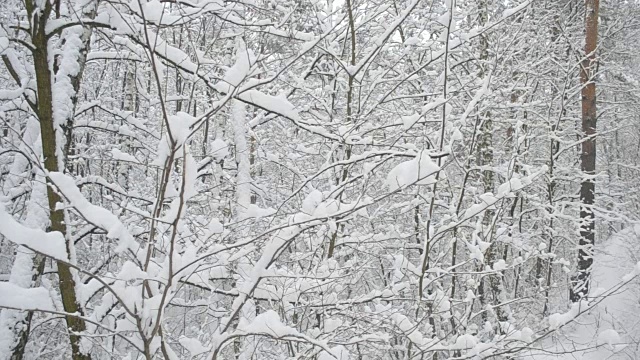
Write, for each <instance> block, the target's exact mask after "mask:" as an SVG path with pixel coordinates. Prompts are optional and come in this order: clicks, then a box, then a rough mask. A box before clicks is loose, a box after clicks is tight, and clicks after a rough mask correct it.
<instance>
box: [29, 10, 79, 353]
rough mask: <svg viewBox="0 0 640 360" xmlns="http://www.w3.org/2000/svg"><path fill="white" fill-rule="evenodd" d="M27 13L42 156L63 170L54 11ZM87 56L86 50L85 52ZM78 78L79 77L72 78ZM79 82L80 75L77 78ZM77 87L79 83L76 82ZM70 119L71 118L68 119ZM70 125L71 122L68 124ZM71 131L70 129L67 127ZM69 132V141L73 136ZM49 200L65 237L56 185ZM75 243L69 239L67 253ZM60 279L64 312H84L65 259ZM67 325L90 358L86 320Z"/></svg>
mask: <svg viewBox="0 0 640 360" xmlns="http://www.w3.org/2000/svg"><path fill="white" fill-rule="evenodd" d="M26 4H27V12H28V13H29V14H30V16H31V15H33V17H34V21H33V29H32V30H33V31H32V42H33V45H34V50H33V62H34V69H35V73H36V82H37V94H38V103H37V115H38V120H39V121H40V135H41V139H42V155H43V157H44V167H45V169H46V170H47V171H48V172H56V171H61V170H63V169H64V165H61V164H63V163H64V162H63V161H61V160H63V159H59V157H58V155H59V154H60V155H61V156H65V151H68V146H66V145H67V144H60V142H59V141H58V139H57V134H56V124H55V122H54V118H53V81H52V79H53V76H52V75H53V74H52V71H51V68H50V66H49V51H48V38H47V34H46V25H47V20H48V18H49V16H50V14H51V10H52V5H51V3H50V2H45V3H44V4H45V5H44V9H43V10H40V12H39V13H37V12H36V9H35V4H34V3H33V2H32V1H27V2H26ZM84 54H85V55H84V56H85V57H86V51H85V53H84ZM72 80H76V79H72ZM77 81H78V84H79V81H80V77H79V76H78V77H77ZM74 87H76V85H75V84H74ZM67 120H70V119H67ZM65 125H67V126H68V125H69V124H65ZM60 130H61V129H59V130H58V131H60ZM67 131H69V132H70V128H69V129H68V130H67ZM68 135H69V134H67V142H69V141H70V138H69V136H68ZM47 199H48V205H49V220H50V225H49V229H50V231H59V232H60V233H62V234H63V235H65V237H66V233H67V226H66V224H65V220H64V211H63V210H61V209H57V206H56V204H57V203H59V202H62V199H61V198H60V196H59V195H58V193H56V192H55V191H54V190H53V188H51V187H48V188H47ZM71 246H73V244H71V243H70V241H69V240H68V239H67V249H66V250H67V253H69V250H70V247H71ZM57 265H58V281H59V287H60V295H61V297H62V305H63V307H64V311H65V312H67V313H70V314H79V315H83V311H82V307H81V306H80V304H79V302H78V299H77V295H76V289H75V280H74V278H73V274H72V272H71V268H70V267H69V266H68V265H67V264H65V263H62V262H58V264H57ZM65 320H66V324H67V328H68V329H69V342H70V343H71V353H72V358H73V359H74V360H89V359H91V356H90V355H87V354H84V353H83V352H82V351H81V348H80V336H79V335H78V334H79V333H81V332H83V331H85V330H86V324H85V322H84V320H82V319H80V318H78V317H75V316H66V317H65Z"/></svg>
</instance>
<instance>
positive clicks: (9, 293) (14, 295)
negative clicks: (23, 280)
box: [0, 239, 55, 311]
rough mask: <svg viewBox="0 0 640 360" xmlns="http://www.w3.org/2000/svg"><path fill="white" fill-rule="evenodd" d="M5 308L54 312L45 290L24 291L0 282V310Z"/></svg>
mask: <svg viewBox="0 0 640 360" xmlns="http://www.w3.org/2000/svg"><path fill="white" fill-rule="evenodd" d="M41 240H42V239H41ZM7 307H9V308H16V309H22V310H45V311H54V310H55V307H54V306H53V302H52V301H51V297H50V296H49V291H47V289H45V288H43V287H37V288H30V289H25V288H23V287H20V286H18V285H14V284H12V283H9V282H0V308H7Z"/></svg>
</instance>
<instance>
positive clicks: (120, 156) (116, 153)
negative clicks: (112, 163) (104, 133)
mask: <svg viewBox="0 0 640 360" xmlns="http://www.w3.org/2000/svg"><path fill="white" fill-rule="evenodd" d="M111 157H113V160H118V161H128V162H132V163H135V164H139V163H140V162H139V161H138V159H136V158H135V157H134V156H133V155H129V154H127V153H124V152H122V151H120V150H118V149H116V148H113V149H111Z"/></svg>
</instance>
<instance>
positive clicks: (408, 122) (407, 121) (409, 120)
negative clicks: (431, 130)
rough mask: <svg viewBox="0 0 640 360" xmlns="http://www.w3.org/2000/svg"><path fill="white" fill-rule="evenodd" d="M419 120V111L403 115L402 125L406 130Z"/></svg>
mask: <svg viewBox="0 0 640 360" xmlns="http://www.w3.org/2000/svg"><path fill="white" fill-rule="evenodd" d="M418 120H420V114H417V113H416V114H413V115H409V116H403V117H402V127H403V128H404V129H405V130H409V129H411V127H412V126H413V125H415V124H416V123H417V122H418Z"/></svg>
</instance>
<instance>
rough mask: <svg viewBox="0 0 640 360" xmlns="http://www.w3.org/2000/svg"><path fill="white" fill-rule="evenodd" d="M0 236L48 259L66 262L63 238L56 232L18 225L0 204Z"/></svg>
mask: <svg viewBox="0 0 640 360" xmlns="http://www.w3.org/2000/svg"><path fill="white" fill-rule="evenodd" d="M0 234H2V235H3V236H4V237H5V238H7V239H8V240H9V241H11V242H13V243H15V244H18V245H23V246H26V247H28V248H30V249H32V250H33V251H36V252H38V253H41V254H44V255H46V256H48V257H51V258H54V259H57V260H63V261H68V257H67V251H66V245H65V239H64V236H63V235H62V234H61V233H59V232H57V231H54V232H44V231H42V230H40V229H32V228H28V227H26V226H24V225H22V224H20V223H18V222H17V221H16V220H15V219H14V218H13V217H12V216H11V215H9V214H8V213H7V212H6V211H5V210H4V206H3V205H2V204H0Z"/></svg>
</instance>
